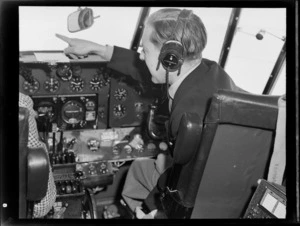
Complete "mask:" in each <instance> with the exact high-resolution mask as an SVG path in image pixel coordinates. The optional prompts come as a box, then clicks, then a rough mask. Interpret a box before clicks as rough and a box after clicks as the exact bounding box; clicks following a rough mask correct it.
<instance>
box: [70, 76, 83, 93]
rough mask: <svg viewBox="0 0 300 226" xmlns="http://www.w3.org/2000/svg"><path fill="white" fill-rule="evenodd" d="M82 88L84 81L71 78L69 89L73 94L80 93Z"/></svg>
mask: <svg viewBox="0 0 300 226" xmlns="http://www.w3.org/2000/svg"><path fill="white" fill-rule="evenodd" d="M83 87H84V81H83V80H82V79H81V78H72V80H71V82H70V88H71V90H72V91H74V92H81V91H82V90H83Z"/></svg>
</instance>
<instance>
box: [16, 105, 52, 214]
mask: <svg viewBox="0 0 300 226" xmlns="http://www.w3.org/2000/svg"><path fill="white" fill-rule="evenodd" d="M28 118H29V111H28V109H26V108H23V107H19V218H31V217H32V210H33V209H32V208H33V203H34V202H35V201H40V200H41V199H42V198H43V197H44V196H45V195H46V192H47V186H48V178H49V158H48V156H47V153H46V151H45V150H44V149H42V148H28V147H27V144H28V134H29V125H28Z"/></svg>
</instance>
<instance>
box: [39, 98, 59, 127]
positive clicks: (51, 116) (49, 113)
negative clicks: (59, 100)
mask: <svg viewBox="0 0 300 226" xmlns="http://www.w3.org/2000/svg"><path fill="white" fill-rule="evenodd" d="M36 110H37V113H38V118H37V120H38V121H44V119H45V118H47V119H48V120H49V121H50V122H53V121H54V120H55V118H56V108H55V106H54V104H53V103H51V102H47V101H46V102H41V103H39V104H38V105H37V108H36Z"/></svg>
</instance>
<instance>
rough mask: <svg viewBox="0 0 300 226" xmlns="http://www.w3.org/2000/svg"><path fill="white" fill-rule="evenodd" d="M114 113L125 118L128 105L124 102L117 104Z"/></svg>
mask: <svg viewBox="0 0 300 226" xmlns="http://www.w3.org/2000/svg"><path fill="white" fill-rule="evenodd" d="M113 114H114V116H115V117H117V118H123V117H124V116H125V114H126V107H125V106H124V105H122V104H118V105H115V106H114V108H113Z"/></svg>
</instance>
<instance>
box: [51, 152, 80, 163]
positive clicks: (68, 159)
mask: <svg viewBox="0 0 300 226" xmlns="http://www.w3.org/2000/svg"><path fill="white" fill-rule="evenodd" d="M49 157H50V162H51V164H52V165H56V164H66V163H75V162H76V159H75V158H76V157H75V154H74V152H66V151H65V152H63V153H54V154H53V153H50V154H49Z"/></svg>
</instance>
